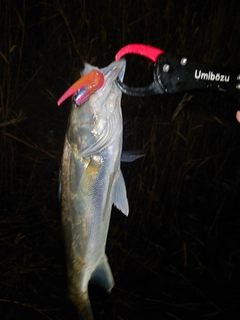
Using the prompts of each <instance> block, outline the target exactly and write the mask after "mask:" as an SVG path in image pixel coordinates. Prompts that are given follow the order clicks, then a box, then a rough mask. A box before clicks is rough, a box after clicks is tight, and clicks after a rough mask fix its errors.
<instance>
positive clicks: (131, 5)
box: [0, 0, 240, 320]
mask: <svg viewBox="0 0 240 320" xmlns="http://www.w3.org/2000/svg"><path fill="white" fill-rule="evenodd" d="M71 3H72V4H71V5H70V4H67V3H66V2H64V1H60V0H59V1H54V2H50V1H36V2H35V3H34V4H31V5H30V4H29V3H27V2H26V1H24V0H22V1H21V2H18V5H17V6H15V5H13V3H12V2H11V1H8V0H6V1H1V2H0V4H1V8H4V9H3V10H1V12H0V27H1V38H0V46H1V47H0V70H1V75H2V76H1V78H0V131H1V133H0V135H1V136H0V150H1V151H0V152H1V161H0V192H1V200H0V235H1V237H0V252H1V259H0V268H1V269H0V270H1V272H0V274H1V277H0V315H1V319H19V318H23V317H25V315H27V316H32V317H34V319H64V318H66V317H68V318H69V317H70V313H71V312H70V309H69V306H68V305H67V304H66V302H65V297H66V278H65V265H64V254H63V242H62V235H61V227H60V208H59V204H58V199H57V190H58V166H59V162H60V159H61V153H62V146H63V139H64V133H65V129H66V121H67V115H68V112H69V108H68V106H67V103H65V105H63V107H61V108H58V107H57V106H56V101H57V99H58V97H59V96H60V95H61V94H62V92H63V91H64V90H65V89H66V87H67V86H68V85H69V84H70V83H72V82H73V81H74V80H75V79H76V77H77V76H78V74H79V71H80V69H81V68H82V66H83V63H84V62H85V61H87V62H89V63H92V64H96V65H98V66H99V67H102V66H105V65H107V64H109V63H110V62H111V61H112V60H113V59H114V56H115V53H116V52H117V51H118V49H119V48H121V47H122V46H123V45H125V44H128V43H132V42H140V43H146V44H151V45H154V46H157V47H159V48H164V49H165V50H167V51H171V52H173V53H176V54H183V55H186V56H187V57H189V58H191V59H192V60H197V61H203V62H206V63H211V64H215V65H218V66H222V67H232V68H239V54H240V48H239V38H240V29H239V18H240V16H239V13H238V12H239V5H238V2H237V1H234V0H231V1H228V2H227V1H224V0H221V1H212V2H203V1H195V2H194V3H193V2H191V1H187V2H186V4H184V5H182V4H179V3H177V4H176V3H175V2H174V1H170V0H169V1H162V2H159V3H158V4H156V3H155V1H149V0H148V1H139V0H133V1H117V2H116V1H115V2H114V1H111V0H108V1H85V0H83V1H72V2H71ZM136 8H137V9H136ZM136 62H139V63H140V68H139V65H137V67H136ZM150 70H151V68H150V65H149V63H147V62H146V61H143V60H142V59H139V60H138V58H131V57H128V69H127V75H126V79H127V81H129V82H131V83H136V84H139V83H143V82H145V81H146V79H149V72H150ZM238 107H239V106H238V105H237V104H236V102H235V101H232V100H231V99H230V98H229V97H227V96H225V95H223V94H220V93H211V92H199V93H194V94H193V93H192V92H189V93H186V94H181V95H177V96H165V97H161V96H157V97H148V98H144V99H142V98H133V97H127V96H123V100H122V108H123V115H124V148H126V149H144V150H145V151H146V156H145V157H144V158H143V159H141V160H138V161H136V162H135V163H133V164H123V166H122V168H123V173H124V176H125V177H126V184H127V190H128V198H129V204H130V216H129V218H127V219H126V218H125V217H124V216H123V215H121V213H119V212H117V211H116V210H115V209H114V210H113V215H112V222H111V227H110V232H109V241H108V256H109V260H110V264H111V266H112V270H113V272H114V276H115V282H116V287H115V289H114V290H113V292H112V294H111V295H110V296H109V297H108V296H105V295H104V294H103V293H102V292H101V291H100V292H98V291H96V290H95V289H93V290H92V298H93V299H92V300H93V304H94V310H95V313H96V319H118V320H120V319H124V320H127V319H132V318H136V317H138V318H139V319H159V318H162V319H181V320H182V319H184V320H185V319H188V318H190V319H193V318H194V319H203V320H207V319H230V318H231V319H233V318H234V317H233V316H232V315H233V314H234V311H235V312H239V311H238V300H239V293H238V286H237V282H238V280H239V272H238V270H239V267H240V266H239V261H240V259H239V257H240V256H239V252H240V250H239V243H240V242H239V228H240V217H239V198H238V196H239V192H240V185H239V178H240V170H239V165H238V164H239V160H240V159H239V136H240V131H239V130H240V128H239V124H237V123H236V121H235V112H236V110H237V109H238Z"/></svg>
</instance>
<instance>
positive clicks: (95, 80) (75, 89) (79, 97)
mask: <svg viewBox="0 0 240 320" xmlns="http://www.w3.org/2000/svg"><path fill="white" fill-rule="evenodd" d="M103 83H104V76H103V74H102V73H101V72H100V71H99V70H97V69H93V70H91V71H90V72H88V73H87V74H85V75H84V76H82V77H81V78H80V79H78V80H77V81H76V82H74V83H73V84H72V85H71V87H70V88H68V89H67V91H66V92H65V93H64V94H63V95H62V96H61V97H60V99H59V100H58V102H57V104H58V106H60V104H62V103H63V101H65V100H66V99H67V98H69V97H70V96H72V95H73V99H74V102H75V105H76V106H80V105H81V104H83V103H84V102H85V101H87V100H88V98H89V96H90V95H91V94H93V93H94V92H95V91H97V90H98V89H100V88H101V87H102V85H103Z"/></svg>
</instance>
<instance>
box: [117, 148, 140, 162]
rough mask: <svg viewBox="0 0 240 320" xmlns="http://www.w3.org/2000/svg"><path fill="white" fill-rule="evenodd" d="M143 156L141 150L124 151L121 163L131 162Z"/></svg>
mask: <svg viewBox="0 0 240 320" xmlns="http://www.w3.org/2000/svg"><path fill="white" fill-rule="evenodd" d="M144 156H145V153H144V152H143V150H127V151H126V150H124V151H123V152H122V155H121V161H122V162H133V161H135V160H137V159H139V158H142V157H144Z"/></svg>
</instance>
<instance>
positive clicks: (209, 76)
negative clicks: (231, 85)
mask: <svg viewBox="0 0 240 320" xmlns="http://www.w3.org/2000/svg"><path fill="white" fill-rule="evenodd" d="M194 76H195V79H197V80H210V81H219V82H229V80H230V76H226V75H224V74H220V73H214V72H212V71H209V72H208V73H206V72H202V70H197V69H196V70H195V75H194Z"/></svg>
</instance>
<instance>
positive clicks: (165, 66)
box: [163, 64, 170, 72]
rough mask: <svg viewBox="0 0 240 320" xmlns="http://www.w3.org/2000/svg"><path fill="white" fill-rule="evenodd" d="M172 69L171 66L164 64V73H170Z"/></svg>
mask: <svg viewBox="0 0 240 320" xmlns="http://www.w3.org/2000/svg"><path fill="white" fill-rule="evenodd" d="M169 69H170V65H169V64H164V65H163V72H168V71H169Z"/></svg>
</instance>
